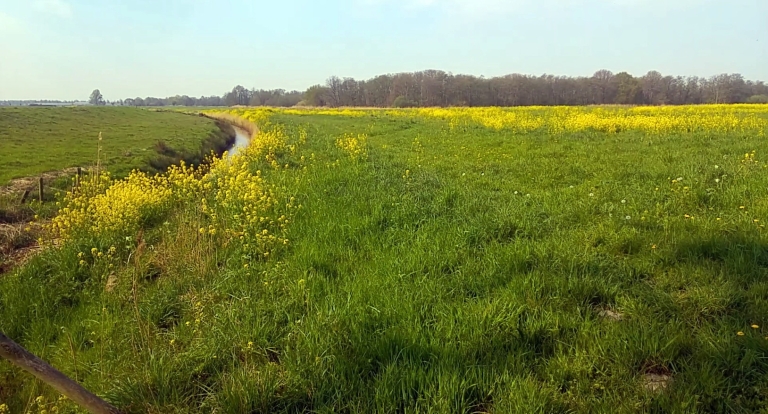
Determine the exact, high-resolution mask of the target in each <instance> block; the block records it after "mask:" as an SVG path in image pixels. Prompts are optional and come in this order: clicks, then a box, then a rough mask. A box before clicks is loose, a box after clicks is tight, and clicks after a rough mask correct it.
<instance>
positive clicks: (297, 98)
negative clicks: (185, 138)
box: [0, 70, 768, 107]
mask: <svg viewBox="0 0 768 414" xmlns="http://www.w3.org/2000/svg"><path fill="white" fill-rule="evenodd" d="M89 101H90V103H91V104H94V105H123V106H235V105H243V106H277V107H290V106H327V107H340V106H362V107H431V106H530V105H542V106H551V105H612V104H616V105H687V104H706V103H744V102H747V103H768V85H766V84H765V82H763V81H752V80H747V79H744V77H743V76H742V75H740V74H738V73H733V74H728V73H725V74H720V75H715V76H711V77H708V78H705V77H697V76H687V77H684V76H668V75H667V76H665V75H662V74H661V73H659V72H657V71H651V72H648V73H646V74H645V75H643V76H639V77H635V76H633V75H631V74H629V73H627V72H620V73H615V74H614V73H613V72H611V71H608V70H599V71H597V72H595V73H594V74H593V75H592V76H588V77H587V76H579V77H570V76H555V75H546V74H545V75H541V76H534V75H521V74H511V75H505V76H498V77H493V78H485V77H483V76H480V77H477V76H472V75H461V74H459V75H454V74H452V73H449V72H444V71H440V70H424V71H420V72H405V73H396V74H386V75H379V76H376V77H374V78H371V79H367V80H356V79H354V78H349V77H345V78H340V77H338V76H331V77H330V78H328V80H327V81H326V82H325V83H324V84H321V85H314V86H312V87H310V88H309V89H307V90H306V91H304V92H300V91H295V90H294V91H286V90H284V89H271V90H265V89H255V88H253V89H247V88H245V87H243V86H240V85H238V86H236V87H234V88H232V90H231V91H229V92H226V93H224V94H223V95H221V96H215V95H212V96H201V97H199V98H196V97H190V96H187V95H176V96H171V97H167V98H154V97H146V98H141V97H136V98H128V99H121V100H119V101H106V100H104V99H103V96H102V95H101V92H100V91H99V90H98V89H97V90H95V91H93V93H92V94H91V97H90V99H89ZM51 102H53V101H51ZM19 103H20V101H17V103H16V104H19ZM3 104H12V103H11V102H10V101H8V102H3V101H0V105H3ZM21 104H23V103H21Z"/></svg>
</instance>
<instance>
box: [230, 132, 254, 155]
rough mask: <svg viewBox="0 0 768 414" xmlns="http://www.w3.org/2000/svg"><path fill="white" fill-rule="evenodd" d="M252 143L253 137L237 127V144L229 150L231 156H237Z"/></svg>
mask: <svg viewBox="0 0 768 414" xmlns="http://www.w3.org/2000/svg"><path fill="white" fill-rule="evenodd" d="M250 143H251V136H250V135H249V134H248V132H247V131H245V130H244V129H240V128H237V127H235V143H234V144H232V147H231V148H230V149H228V150H227V153H228V154H229V156H230V157H231V156H233V155H236V154H238V153H240V151H242V150H243V148H245V147H247V146H248V144H250Z"/></svg>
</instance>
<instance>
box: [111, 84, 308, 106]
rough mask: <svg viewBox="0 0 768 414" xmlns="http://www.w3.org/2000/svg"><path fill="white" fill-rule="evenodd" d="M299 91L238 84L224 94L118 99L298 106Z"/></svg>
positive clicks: (141, 102) (138, 103)
mask: <svg viewBox="0 0 768 414" xmlns="http://www.w3.org/2000/svg"><path fill="white" fill-rule="evenodd" d="M303 96H304V94H303V93H302V92H299V91H286V90H284V89H271V90H265V89H246V88H244V87H243V86H240V85H238V86H236V87H234V88H233V89H232V91H230V92H227V93H225V94H224V95H222V96H215V95H213V96H201V97H199V98H195V97H193V96H187V95H176V96H171V97H168V98H153V97H147V98H140V97H137V98H128V99H122V100H120V101H118V104H119V105H125V106H235V105H244V106H283V107H289V106H296V105H297V104H299V103H300V102H301V100H302V99H303Z"/></svg>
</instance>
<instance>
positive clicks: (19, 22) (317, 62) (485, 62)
mask: <svg viewBox="0 0 768 414" xmlns="http://www.w3.org/2000/svg"><path fill="white" fill-rule="evenodd" d="M424 69H439V70H444V71H447V72H452V73H454V74H459V73H464V74H472V75H476V76H480V75H483V76H485V77H493V76H499V75H505V74H510V73H523V74H532V75H541V74H544V73H547V74H554V75H568V76H590V75H591V74H593V73H594V72H596V71H597V70H600V69H609V70H611V71H613V72H616V73H618V72H621V71H627V72H629V73H631V74H633V75H636V76H641V75H643V74H645V73H646V72H648V71H650V70H658V71H660V72H661V73H663V74H665V75H667V74H669V75H686V76H687V75H696V76H711V75H715V74H719V73H734V72H737V73H741V74H743V75H744V76H745V77H746V78H747V79H754V80H765V81H768V0H278V1H268V2H267V1H262V0H251V1H247V0H0V100H8V99H62V100H75V99H81V100H86V99H88V96H89V95H90V93H91V91H92V90H93V89H96V88H98V89H100V90H101V92H102V94H103V95H104V97H105V98H106V99H108V100H118V99H123V98H129V97H137V96H141V97H146V96H156V97H166V96H173V95H177V94H178V95H184V94H186V95H190V96H201V95H206V96H208V95H221V94H223V93H225V92H227V91H229V90H231V89H232V88H233V87H234V86H235V85H242V86H245V87H247V88H258V89H274V88H283V89H287V90H293V89H296V90H305V89H306V88H307V87H309V86H311V85H314V84H319V83H324V81H325V80H326V79H327V78H328V77H329V76H331V75H337V76H342V77H344V76H350V77H354V78H356V79H367V78H370V77H373V76H376V75H379V74H384V73H397V72H408V71H417V70H424Z"/></svg>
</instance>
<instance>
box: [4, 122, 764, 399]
mask: <svg viewBox="0 0 768 414" xmlns="http://www.w3.org/2000/svg"><path fill="white" fill-rule="evenodd" d="M272 122H275V123H278V124H282V125H283V126H284V127H285V128H286V130H287V131H288V132H289V133H290V134H291V135H294V136H295V135H297V134H298V132H297V130H298V127H299V126H303V127H305V128H306V129H307V131H308V141H307V144H305V145H303V146H299V148H298V151H297V153H296V154H295V155H292V156H291V157H290V159H289V160H286V164H290V165H291V168H287V169H280V170H272V169H270V168H268V167H267V166H265V165H254V166H253V169H254V170H256V169H260V170H262V171H263V172H264V175H265V179H266V180H268V181H269V182H272V183H274V185H275V188H277V189H280V191H281V195H280V196H281V197H283V198H287V197H290V196H293V197H296V199H297V203H299V204H301V205H302V208H301V209H299V210H298V212H297V213H295V214H294V215H293V216H292V223H291V224H290V226H289V239H290V240H291V243H290V245H289V246H288V247H287V248H285V249H282V250H280V251H279V252H277V253H276V254H275V255H273V256H272V257H271V258H270V259H269V260H266V261H263V262H254V263H251V266H250V267H249V268H245V267H244V266H243V259H242V257H243V255H244V254H246V253H248V252H247V250H246V249H244V247H242V246H238V245H237V244H231V245H227V246H225V245H223V244H219V243H214V242H210V241H209V242H201V241H200V240H201V239H200V238H198V235H197V234H198V227H200V226H201V223H202V222H204V219H203V218H201V217H200V215H199V213H196V212H195V210H194V209H187V210H185V209H180V210H178V211H177V212H176V213H175V214H171V215H170V216H168V217H166V221H165V222H164V223H159V224H157V225H156V226H155V227H152V228H148V229H147V230H146V233H145V236H144V237H145V238H146V243H147V247H146V248H139V249H137V248H136V246H135V243H136V240H135V237H132V238H130V239H127V240H122V239H119V240H109V239H92V240H88V239H87V238H86V239H80V240H78V241H77V242H75V243H72V244H66V245H64V246H63V247H61V249H58V250H48V251H46V252H45V253H43V254H42V255H40V256H38V257H37V258H35V259H34V260H33V261H32V262H31V263H30V264H29V265H28V266H26V267H25V268H23V269H21V270H20V271H18V272H17V273H15V274H14V275H11V276H7V277H5V278H4V279H2V280H0V330H2V331H4V332H5V333H6V334H7V335H9V336H10V337H12V338H14V339H16V340H17V341H19V342H21V343H22V344H23V345H24V346H26V347H28V348H29V349H30V350H31V351H33V352H35V353H37V354H39V355H41V356H42V357H44V358H45V359H47V360H48V361H50V362H51V363H52V364H53V365H54V366H56V367H58V368H59V369H61V370H62V371H64V372H65V373H67V374H68V375H70V376H72V377H73V378H77V379H78V380H79V381H81V382H82V383H84V384H85V385H86V386H87V387H88V388H90V389H92V390H94V391H96V392H97V393H99V394H100V395H103V396H105V397H106V398H107V399H109V400H110V401H111V402H113V403H115V404H117V405H119V406H120V407H122V408H123V409H125V410H126V411H127V412H136V413H142V412H157V413H160V412H162V413H188V412H201V413H203V412H220V413H243V412H265V413H266V412H317V413H330V412H349V413H357V412H392V413H395V412H407V413H416V412H440V413H457V412H466V413H471V412H493V413H510V412H520V413H529V412H540V413H560V412H584V413H587V412H611V413H614V412H626V413H631V412H713V413H719V412H758V411H761V410H763V411H764V410H768V400H767V398H768V392H767V391H766V390H768V340H766V336H767V335H768V329H766V328H768V320H766V317H767V316H766V315H768V282H766V280H768V279H767V277H768V237H766V230H765V228H763V227H762V224H763V223H764V222H765V221H766V220H768V217H767V216H766V213H768V197H766V195H767V194H766V193H767V192H768V178H767V177H768V175H766V169H765V164H763V161H768V151H766V147H765V144H764V142H763V140H762V139H761V138H757V137H754V138H753V137H743V136H720V137H714V138H712V137H707V138H704V137H698V136H690V135H684V136H666V137H647V136H644V135H642V134H634V133H621V134H616V135H605V134H580V135H564V136H559V137H552V136H546V135H524V136H516V135H510V134H507V133H504V132H495V131H490V130H487V129H483V128H480V127H468V128H465V129H462V130H453V131H451V130H449V129H448V128H446V125H445V124H443V123H441V122H437V121H428V120H420V121H419V120H415V121H414V120H409V119H390V118H387V117H383V116H375V117H367V118H357V119H350V118H344V117H328V116H285V115H277V116H275V117H273V119H272ZM346 132H353V133H367V134H368V135H369V139H368V153H369V156H368V158H367V160H361V161H357V162H355V161H352V160H351V159H349V157H348V156H347V155H346V154H345V153H344V152H342V151H341V150H339V149H338V148H337V147H336V146H335V139H336V138H337V137H339V136H341V135H343V134H344V133H346ZM752 150H757V152H756V156H755V157H756V159H757V160H758V161H759V163H756V164H753V163H749V164H745V163H742V162H741V159H742V158H743V155H744V153H746V152H751V151H752ZM300 157H304V160H305V161H301V158H300ZM302 165H305V166H306V167H307V168H306V170H305V169H303V168H302ZM294 167H295V168H294ZM406 170H407V171H408V173H406ZM678 177H682V181H681V182H673V181H672V180H675V181H676V180H677V178H678ZM716 180H719V181H716ZM742 206H743V208H742ZM686 215H687V216H688V217H686ZM718 218H719V220H718ZM755 220H758V221H755ZM115 243H118V244H119V245H120V246H123V245H125V249H126V250H125V252H124V253H123V254H122V256H120V263H121V264H119V265H118V266H117V267H116V268H115V269H111V270H110V269H108V268H105V267H104V266H101V265H94V266H90V265H89V266H85V267H83V266H80V265H78V258H77V254H78V252H86V254H88V253H87V252H89V251H90V249H91V248H93V247H96V248H99V249H101V250H104V249H107V248H108V247H109V246H110V245H111V244H115ZM129 251H130V252H132V253H128V252H129ZM129 254H131V255H132V256H131V259H130V260H129V259H128V255H129ZM110 274H111V275H112V276H110ZM110 279H111V280H113V282H112V283H111V285H112V287H111V288H109V289H107V288H106V286H107V285H109V284H110V283H109V282H108V280H110ZM134 285H135V286H137V289H135V290H134V289H133V286H134ZM605 310H611V311H613V312H617V313H619V314H621V315H622V317H621V320H613V319H612V318H606V317H604V316H602V315H603V311H605ZM752 324H757V325H759V326H760V327H759V328H757V329H753V328H751V327H750V325H752ZM764 325H765V326H764ZM740 331H741V332H744V333H745V335H744V336H738V335H737V332H740ZM647 374H664V375H669V376H670V377H671V378H672V382H671V383H670V384H669V386H668V387H667V388H666V389H664V390H662V391H659V392H651V391H648V390H646V389H644V387H643V383H644V375H647ZM38 395H44V396H45V398H46V401H53V400H55V398H56V394H55V393H53V392H52V391H50V390H49V389H47V388H46V387H44V386H43V385H41V384H40V383H38V382H36V381H33V380H31V379H30V378H29V376H27V375H26V374H25V373H22V372H20V371H18V370H16V369H13V368H11V367H10V366H8V365H7V364H4V363H0V401H4V402H7V403H8V404H9V406H11V408H12V410H13V409H15V410H19V411H21V410H23V409H24V408H30V409H31V407H32V404H30V401H31V400H32V399H33V398H34V397H36V396H38ZM66 410H69V408H63V411H62V412H66Z"/></svg>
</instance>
